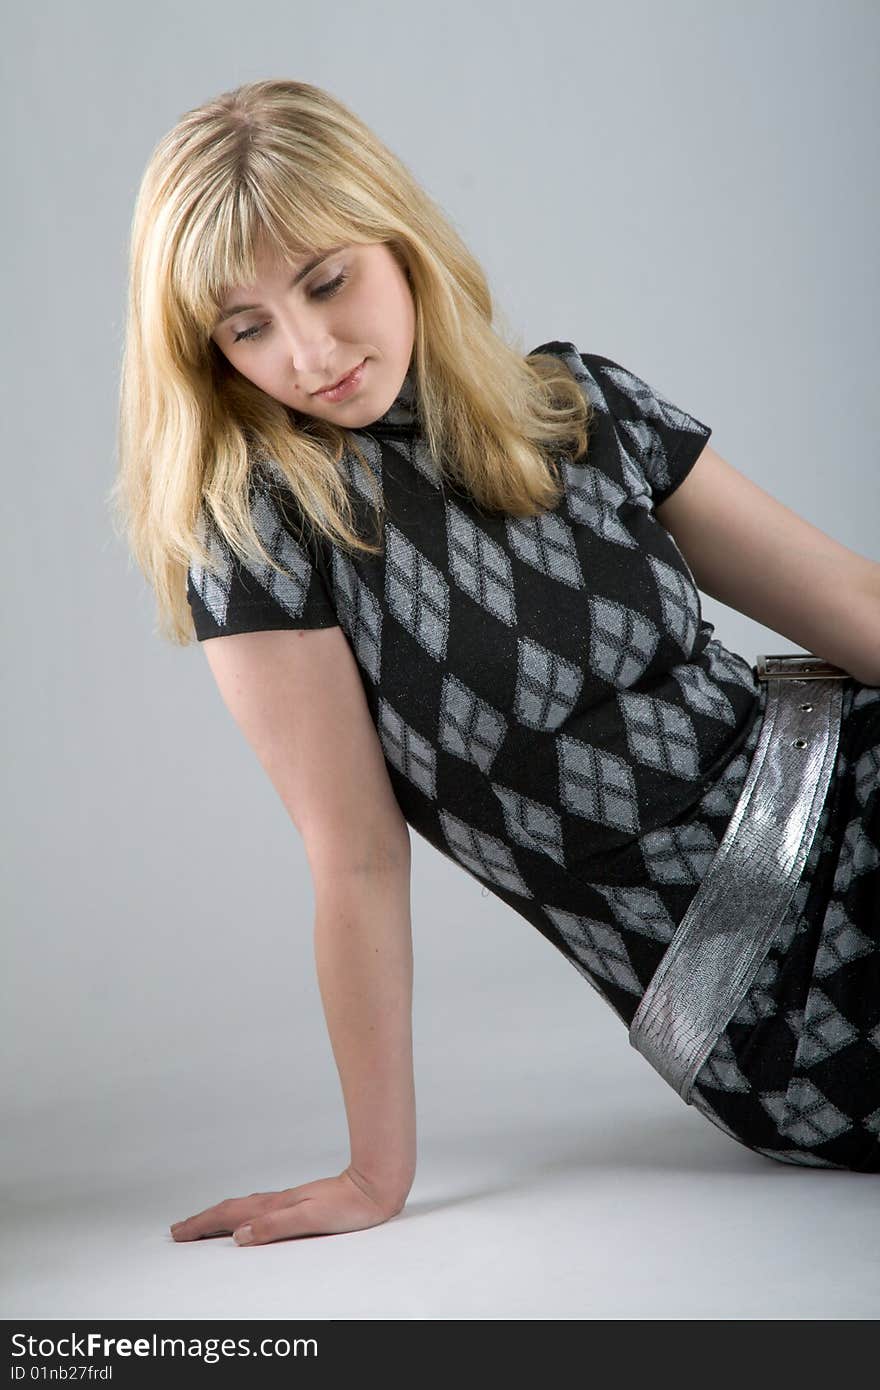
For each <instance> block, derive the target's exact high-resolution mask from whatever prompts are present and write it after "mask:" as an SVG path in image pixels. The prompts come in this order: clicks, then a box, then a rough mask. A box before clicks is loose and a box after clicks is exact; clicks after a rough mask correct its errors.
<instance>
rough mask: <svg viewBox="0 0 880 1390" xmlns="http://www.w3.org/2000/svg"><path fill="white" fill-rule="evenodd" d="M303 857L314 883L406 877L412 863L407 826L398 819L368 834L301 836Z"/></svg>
mask: <svg viewBox="0 0 880 1390" xmlns="http://www.w3.org/2000/svg"><path fill="white" fill-rule="evenodd" d="M303 838H304V841H305V848H306V856H307V858H308V861H309V868H310V870H311V874H312V880H313V882H314V883H316V884H318V883H322V884H331V885H333V884H342V883H345V882H347V881H351V880H355V881H360V880H365V879H366V880H374V879H397V878H402V879H408V878H409V874H410V867H411V862H412V851H411V845H410V838H409V827H408V826H407V824H406V822H405V821H404V820H403V819H402V818H401V822H400V825H397V824H394V825H391V826H388V827H386V828H385V829H384V830H382V829H376V828H375V827H374V828H373V829H372V831H371V833H370V834H369V835H365V834H362V833H358V834H356V835H351V836H344V837H340V836H339V835H338V834H329V835H328V834H320V833H317V834H312V835H305V836H304V837H303Z"/></svg>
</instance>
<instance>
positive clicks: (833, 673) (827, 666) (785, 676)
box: [753, 652, 850, 681]
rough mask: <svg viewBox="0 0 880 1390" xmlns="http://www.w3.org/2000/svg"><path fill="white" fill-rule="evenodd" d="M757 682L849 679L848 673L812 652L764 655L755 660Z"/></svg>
mask: <svg viewBox="0 0 880 1390" xmlns="http://www.w3.org/2000/svg"><path fill="white" fill-rule="evenodd" d="M753 670H754V673H755V676H756V678H757V679H758V680H759V681H771V680H773V681H776V680H782V681H794V680H796V681H819V680H838V681H845V680H849V679H850V674H849V672H848V671H844V669H843V667H842V666H835V665H834V664H833V663H832V662H830V661H825V660H824V658H823V657H821V656H814V655H813V653H812V652H777V653H772V654H771V653H765V654H763V655H761V656H759V657H758V658H757V659H756V663H755V666H754V667H753Z"/></svg>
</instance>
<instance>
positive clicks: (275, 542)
mask: <svg viewBox="0 0 880 1390" xmlns="http://www.w3.org/2000/svg"><path fill="white" fill-rule="evenodd" d="M533 352H534V353H539V352H540V353H546V352H550V353H554V354H555V355H557V356H558V357H559V358H560V359H561V360H562V361H563V362H564V363H565V364H566V366H567V367H568V368H569V370H570V371H571V372H572V374H573V375H574V377H575V378H576V379H577V380H578V382H579V383H580V385H581V388H582V390H583V391H584V392H585V394H586V395H587V396H588V398H589V399H590V400H591V401H592V403H593V406H594V415H593V420H592V422H591V426H590V438H589V444H588V450H587V454H586V456H585V457H584V459H582V460H581V461H580V462H577V463H572V462H571V461H570V460H569V459H568V458H566V457H565V456H564V455H561V456H560V457H559V460H558V462H559V464H560V467H561V470H562V475H563V480H564V484H565V490H564V495H563V497H562V499H561V501H560V503H559V504H558V505H557V506H556V507H555V508H554V509H552V510H551V511H549V512H546V513H544V514H543V515H541V516H538V517H527V518H522V519H521V518H515V517H508V516H503V515H498V514H495V515H492V514H487V513H485V512H483V511H480V510H479V509H478V508H477V507H476V506H475V505H474V504H473V503H472V502H471V500H470V499H469V497H467V496H466V495H465V494H464V493H463V492H462V491H461V490H460V489H459V488H454V487H452V486H451V485H450V483H449V481H448V479H447V478H446V477H445V476H443V475H442V474H441V471H440V469H439V468H438V466H437V463H436V461H435V460H434V459H433V458H432V456H431V454H430V452H429V450H428V449H427V446H426V444H425V442H424V439H423V437H422V435H421V432H420V427H419V418H418V409H417V402H416V398H415V390H414V379H413V373H412V371H411V372H410V373H409V374H408V375H407V377H406V379H405V381H404V383H403V386H402V388H401V391H400V393H399V395H398V397H397V399H396V400H395V401H394V403H393V404H392V406H391V407H390V408H389V410H388V411H387V412H386V413H385V415H383V416H382V417H381V418H380V419H379V420H377V421H375V422H373V423H372V424H370V425H369V426H365V427H364V428H362V429H360V430H358V431H357V432H356V438H357V442H358V444H359V446H360V448H361V449H362V451H363V453H364V456H365V458H366V460H367V463H368V465H369V468H370V469H371V471H372V473H373V476H374V478H375V479H377V480H378V482H379V484H380V487H381V496H382V502H383V508H384V515H385V550H384V553H383V555H381V556H370V555H363V556H361V555H356V556H353V555H352V554H351V553H350V552H348V551H345V550H344V549H342V548H341V547H337V546H335V545H333V544H332V543H330V542H328V541H326V540H325V539H324V538H322V537H308V534H307V533H306V536H305V537H303V533H301V531H300V529H299V526H298V524H297V522H296V520H295V518H296V515H297V511H296V503H295V501H294V499H293V497H292V494H291V493H290V490H289V488H288V487H287V485H286V483H285V481H284V479H283V475H282V474H281V473H280V471H279V470H277V468H276V467H275V465H273V464H272V462H271V460H261V461H260V462H259V463H255V467H254V478H253V488H252V499H253V507H254V513H253V515H254V519H255V524H256V526H257V530H258V533H259V535H260V538H261V541H262V543H263V544H264V545H265V546H266V549H267V551H268V552H269V553H270V554H272V555H273V556H274V557H275V558H276V559H277V560H278V561H279V563H281V564H282V565H283V567H284V569H285V571H286V572H287V576H288V577H287V578H286V579H283V578H281V577H280V576H278V575H277V574H276V573H275V571H273V570H271V569H270V568H269V567H268V566H264V565H257V564H250V563H249V564H247V565H245V564H243V563H242V562H241V561H240V560H239V559H238V558H237V557H236V556H235V555H233V554H232V552H231V551H229V549H228V547H227V546H226V545H225V542H223V540H222V538H221V537H220V535H219V533H218V532H217V531H216V529H215V528H214V527H213V526H212V525H211V524H210V523H209V522H207V521H204V518H203V524H204V526H205V531H204V535H205V537H206V539H207V541H208V543H209V545H210V547H211V550H212V553H213V554H215V555H216V556H217V558H218V560H219V562H220V565H221V573H220V575H219V576H217V575H214V574H212V573H210V572H209V571H207V570H203V569H202V568H201V567H200V566H198V565H195V564H193V565H192V566H191V567H190V571H189V575H188V583H187V594H188V598H189V603H190V607H191V611H192V616H193V622H194V629H195V634H196V637H197V639H198V640H199V641H203V640H205V639H206V638H209V637H215V636H219V635H222V634H224V633H236V632H247V631H253V630H257V629H276V628H289V629H293V628H302V627H305V628H314V627H326V626H332V625H337V624H338V625H340V626H341V627H342V629H343V631H344V633H345V635H346V637H347V638H348V641H349V643H350V645H351V648H352V651H353V654H354V656H355V659H356V661H357V664H358V667H359V670H360V673H361V678H362V681H363V686H364V691H365V695H366V699H367V703H368V706H369V709H370V713H371V716H372V719H373V722H374V724H375V726H376V729H377V733H378V736H379V739H380V741H381V745H382V749H383V752H384V755H385V762H386V766H387V769H388V774H389V777H390V781H391V785H392V788H393V790H394V793H395V796H396V798H397V800H398V803H399V805H400V808H401V811H402V812H403V815H404V816H405V818H406V820H407V822H408V823H409V824H410V826H412V828H413V829H415V830H416V831H417V832H418V833H419V834H421V835H422V836H424V838H425V839H427V840H428V841H429V842H430V843H431V844H433V845H434V846H435V847H436V848H437V849H438V850H439V851H440V852H441V853H442V854H444V855H446V856H447V857H448V858H450V859H452V860H453V861H454V862H456V863H457V864H459V865H460V866H461V867H463V868H464V869H465V870H466V871H467V872H468V873H470V874H472V875H473V876H474V877H475V878H476V879H477V880H478V881H479V882H481V883H482V884H484V885H485V887H486V888H487V889H488V890H489V891H491V892H492V893H494V894H495V895H496V896H498V897H499V898H501V899H502V900H503V901H504V902H506V903H507V904H508V905H509V906H510V907H511V908H513V910H514V911H515V912H517V913H518V914H520V915H521V916H522V917H524V918H526V920H528V921H529V922H531V923H532V925H533V926H535V927H536V928H537V929H538V931H540V932H541V933H542V935H543V936H544V937H546V939H547V940H548V941H550V942H551V943H552V944H553V945H554V946H555V947H556V948H557V949H558V950H559V951H560V952H561V953H562V954H563V955H564V956H565V957H566V959H567V960H568V961H569V962H570V963H571V964H572V965H573V966H574V967H575V968H576V969H577V970H578V971H579V972H580V973H581V975H582V976H583V977H584V978H585V979H586V980H587V981H588V982H589V983H590V984H591V985H592V986H593V988H594V989H595V990H596V991H597V992H598V993H599V994H600V995H601V996H602V997H603V999H604V1000H605V1001H606V1003H607V1004H608V1005H610V1007H611V1008H612V1009H613V1010H614V1012H615V1013H616V1014H617V1016H618V1017H619V1018H620V1019H621V1020H622V1021H623V1023H624V1024H625V1025H626V1026H627V1028H628V1027H629V1025H630V1023H631V1021H632V1018H633V1015H634V1013H635V1010H636V1008H637V1007H638V1004H639V1001H640V999H641V996H642V994H643V993H644V991H645V989H646V988H647V986H648V984H649V982H650V980H651V977H652V975H653V973H654V971H655V969H656V968H657V965H658V964H659V962H660V959H661V958H662V956H663V953H664V951H665V950H666V947H667V946H668V944H669V942H670V940H671V938H672V936H673V933H674V931H675V928H676V926H677V925H678V923H679V921H680V920H681V918H682V917H683V916H684V913H685V911H686V910H687V907H688V905H689V903H690V901H691V898H692V897H693V895H694V893H695V892H696V890H697V888H698V886H699V884H700V881H701V879H702V877H703V875H704V873H705V871H706V870H707V868H708V866H709V864H710V863H711V861H712V858H713V856H714V854H715V852H716V850H717V847H718V844H719V842H720V840H721V837H722V835H723V834H724V831H725V828H726V826H727V823H728V820H729V818H730V815H731V812H732V810H733V808H734V806H735V804H736V801H737V798H738V797H739V794H740V791H741V788H742V785H743V782H744V780H745V776H746V772H747V770H748V765H749V760H750V758H751V755H752V753H753V752H754V749H755V746H756V744H757V740H758V735H759V732H760V720H761V716H762V714H763V710H764V706H765V702H766V698H767V688H766V686H765V685H764V684H763V683H762V682H759V681H758V680H757V679H756V676H755V672H754V669H753V667H752V665H751V664H750V663H749V662H748V661H747V660H746V659H745V658H744V657H743V656H740V655H738V654H737V653H736V652H733V651H731V650H729V649H728V648H727V647H725V646H724V645H723V644H722V643H721V642H720V641H719V640H718V638H716V637H715V636H714V627H713V625H712V624H711V623H709V622H707V621H705V620H704V619H703V616H702V612H701V606H700V596H699V591H698V589H697V587H696V584H695V582H694V578H693V575H692V574H691V571H690V569H689V568H688V566H687V564H686V562H685V560H684V557H683V556H682V554H681V552H680V550H679V549H678V547H677V545H676V544H675V541H674V540H673V538H672V536H671V535H670V533H669V532H668V531H667V530H666V529H665V527H663V526H662V524H661V523H660V521H659V520H658V519H657V518H656V517H655V515H654V507H655V506H656V505H657V504H659V503H660V502H662V501H663V500H664V499H665V498H666V497H668V496H669V495H670V494H671V493H672V492H673V491H674V490H675V488H676V487H678V485H679V484H680V483H681V481H682V480H683V479H684V478H685V476H686V475H687V473H688V472H689V471H690V469H691V467H692V466H693V465H694V463H695V462H696V460H697V458H698V457H699V454H700V453H701V451H702V449H703V447H704V445H705V444H706V441H707V440H708V438H709V436H710V434H711V428H710V427H709V426H708V425H705V424H703V423H702V422H701V421H699V420H698V419H696V417H695V416H693V415H690V414H688V413H686V412H685V411H683V410H681V409H679V408H678V407H676V406H674V405H672V404H671V403H670V402H669V401H668V400H667V399H665V397H663V396H661V395H660V394H659V393H658V392H657V391H654V390H652V389H651V387H649V386H648V385H647V384H646V383H645V382H644V381H643V380H642V379H641V378H639V377H637V376H635V375H634V374H633V373H632V372H631V371H629V370H627V369H626V368H624V367H622V366H620V365H619V364H618V363H616V362H613V361H612V360H611V359H610V358H607V357H602V356H599V355H597V354H594V353H581V352H579V351H578V349H577V348H576V347H575V345H574V344H573V343H570V342H556V341H554V342H550V343H544V344H542V345H541V346H540V347H537V348H535V349H534V350H533ZM341 466H342V467H343V469H344V473H345V476H346V480H347V483H348V485H349V491H350V494H351V496H352V498H353V501H354V503H355V511H356V516H357V518H358V522H359V525H360V527H361V530H362V533H364V534H369V535H375V527H374V526H373V525H372V518H371V513H372V506H373V504H372V496H373V491H372V489H371V487H370V484H369V480H368V479H366V478H365V476H364V473H363V465H362V464H361V462H360V461H359V460H358V459H357V458H356V457H355V456H354V455H353V454H351V453H349V451H346V453H345V455H344V457H343V461H342V465H341ZM878 846H880V689H875V688H874V687H870V686H863V685H861V684H860V683H859V682H857V681H855V680H852V681H850V682H847V683H846V685H845V687H844V709H843V724H842V729H841V738H840V747H839V751H838V756H837V761H836V765H835V769H834V773H833V776H832V781H831V786H830V788H829V792H828V796H827V798H826V802H825V807H824V810H823V813H822V817H821V820H820V822H819V828H818V831H817V834H816V838H815V841H814V844H813V848H812V852H811V854H810V856H809V859H808V861H807V863H806V865H805V867H804V871H803V873H802V876H801V879H800V881H799V885H798V889H797V891H796V893H795V897H794V899H793V902H792V904H791V907H790V910H789V913H788V916H787V917H786V920H785V922H784V923H783V926H782V927H781V929H780V931H779V933H778V934H777V937H776V939H775V940H774V942H773V944H772V946H771V948H770V951H769V952H768V955H767V958H766V960H765V961H764V963H763V965H762V967H761V969H760V971H759V973H758V976H757V978H756V980H755V982H754V984H753V986H752V988H751V989H750V990H749V992H748V994H747V996H746V998H745V999H744V1001H743V1003H742V1005H741V1006H740V1008H739V1010H738V1011H737V1013H736V1014H735V1015H734V1017H733V1019H732V1020H731V1021H730V1023H729V1025H728V1027H727V1028H726V1030H725V1031H724V1033H722V1035H721V1037H720V1038H719V1041H718V1043H717V1045H716V1047H715V1048H714V1050H713V1052H712V1053H711V1054H710V1056H709V1057H708V1058H707V1060H706V1062H705V1064H704V1066H703V1068H702V1069H701V1071H700V1073H699V1075H698V1077H697V1084H696V1086H695V1087H694V1091H693V1095H692V1102H693V1104H695V1105H696V1106H697V1108H698V1109H699V1110H700V1111H701V1112H702V1113H703V1114H704V1115H705V1116H706V1118H707V1119H709V1120H710V1121H711V1122H712V1123H713V1124H715V1125H717V1126H718V1127H719V1128H720V1129H722V1130H724V1131H725V1133H727V1134H729V1135H730V1136H731V1138H733V1139H735V1140H737V1141H738V1142H740V1143H742V1144H745V1145H746V1146H747V1147H749V1148H751V1149H753V1150H756V1151H757V1152H760V1153H763V1154H766V1155H767V1156H768V1157H771V1158H774V1159H780V1160H782V1161H784V1162H792V1163H800V1164H806V1165H812V1166H819V1167H842V1168H850V1169H858V1170H862V1171H873V1172H876V1171H880V851H878ZM657 1080H658V1084H659V1083H660V1080H661V1078H659V1077H658V1078H657Z"/></svg>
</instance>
